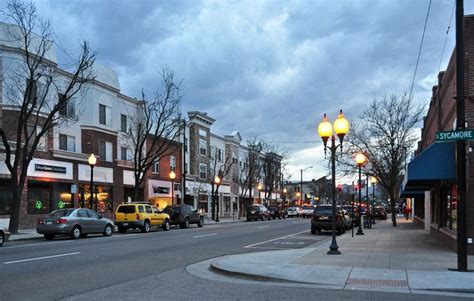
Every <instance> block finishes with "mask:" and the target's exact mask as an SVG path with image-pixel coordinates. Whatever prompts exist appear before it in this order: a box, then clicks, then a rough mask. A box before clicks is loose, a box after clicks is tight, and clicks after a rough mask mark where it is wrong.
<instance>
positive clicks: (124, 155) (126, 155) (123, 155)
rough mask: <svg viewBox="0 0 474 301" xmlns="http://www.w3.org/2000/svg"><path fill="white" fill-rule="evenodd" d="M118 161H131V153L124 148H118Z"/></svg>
mask: <svg viewBox="0 0 474 301" xmlns="http://www.w3.org/2000/svg"><path fill="white" fill-rule="evenodd" d="M120 160H122V161H131V160H132V158H131V152H130V150H129V149H128V148H126V147H121V148H120Z"/></svg>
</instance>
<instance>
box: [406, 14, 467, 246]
mask: <svg viewBox="0 0 474 301" xmlns="http://www.w3.org/2000/svg"><path fill="white" fill-rule="evenodd" d="M464 38H465V70H464V72H465V81H466V90H465V95H466V101H465V112H466V122H467V124H468V128H472V127H473V126H472V125H474V102H473V101H474V57H473V55H474V15H468V16H465V17H464ZM432 92H433V93H432V97H431V101H430V103H429V109H428V112H427V114H426V116H425V118H424V120H423V128H422V130H421V140H420V141H419V142H418V148H417V150H416V153H415V157H414V159H413V160H412V161H411V162H410V163H409V164H408V167H407V175H406V176H405V179H404V181H403V185H402V194H401V197H406V198H408V200H409V203H411V204H412V206H413V211H414V218H415V220H416V221H418V222H420V223H422V224H423V225H424V227H425V229H426V230H429V231H430V233H431V234H432V235H433V236H435V237H437V238H438V239H440V240H441V241H443V242H444V243H446V244H447V245H449V246H450V247H452V248H453V249H456V247H457V242H456V226H457V221H456V216H457V201H456V197H457V186H456V158H455V155H456V152H455V143H454V142H435V138H436V132H438V131H450V130H454V129H455V128H456V101H455V97H456V57H455V51H454V52H453V54H452V56H451V59H450V61H449V64H448V67H447V69H446V71H443V72H440V73H439V75H438V83H437V85H436V86H434V87H433V90H432ZM472 143H473V142H472V141H468V142H467V146H468V149H469V151H468V152H467V170H468V174H467V193H466V197H467V199H466V201H467V237H470V238H472V237H474V188H473V187H474V154H473V153H472V147H473V146H472ZM468 253H469V254H474V246H473V245H472V244H469V245H468Z"/></svg>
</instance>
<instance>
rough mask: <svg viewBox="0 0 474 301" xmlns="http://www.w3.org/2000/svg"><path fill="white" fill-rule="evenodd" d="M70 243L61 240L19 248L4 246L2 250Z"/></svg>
mask: <svg viewBox="0 0 474 301" xmlns="http://www.w3.org/2000/svg"><path fill="white" fill-rule="evenodd" d="M70 242H73V240H62V241H55V242H44V243H37V244H26V245H19V246H6V247H3V248H4V249H5V250H6V249H17V248H24V247H41V246H48V245H54V244H63V243H70Z"/></svg>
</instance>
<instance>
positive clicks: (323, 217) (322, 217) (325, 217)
mask: <svg viewBox="0 0 474 301" xmlns="http://www.w3.org/2000/svg"><path fill="white" fill-rule="evenodd" d="M319 219H329V218H328V217H327V216H321V217H320V218H319Z"/></svg>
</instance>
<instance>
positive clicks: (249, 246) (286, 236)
mask: <svg viewBox="0 0 474 301" xmlns="http://www.w3.org/2000/svg"><path fill="white" fill-rule="evenodd" d="M305 232H308V230H304V231H301V232H296V233H293V234H289V235H285V236H281V237H277V238H274V239H269V240H266V241H262V242H257V243H255V244H251V245H248V246H245V247H244V248H252V247H254V246H258V245H262V244H266V243H267V242H272V241H275V240H279V239H283V238H288V237H292V236H295V235H298V234H301V233H305Z"/></svg>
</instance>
